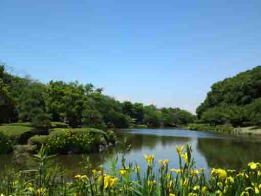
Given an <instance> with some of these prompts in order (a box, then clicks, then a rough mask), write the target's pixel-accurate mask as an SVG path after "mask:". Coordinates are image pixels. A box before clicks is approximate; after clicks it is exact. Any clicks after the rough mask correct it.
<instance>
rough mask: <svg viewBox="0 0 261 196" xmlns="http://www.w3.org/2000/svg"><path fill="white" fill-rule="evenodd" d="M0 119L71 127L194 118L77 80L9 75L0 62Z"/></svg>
mask: <svg viewBox="0 0 261 196" xmlns="http://www.w3.org/2000/svg"><path fill="white" fill-rule="evenodd" d="M0 111H1V112H0V123H13V122H18V121H19V122H32V123H33V124H34V125H35V126H42V127H44V126H49V125H50V122H51V121H55V122H65V123H68V124H69V125H70V126H71V127H82V126H88V127H95V128H127V127H130V126H135V125H147V126H149V127H160V126H177V125H180V124H187V123H190V122H192V121H193V120H194V118H195V116H193V115H192V114H191V113H190V112H188V111H186V110H182V109H180V108H157V107H156V106H154V105H144V104H142V103H132V102H129V101H125V102H120V101H118V100H116V99H114V98H112V97H110V96H107V95H104V94H103V89H102V88H96V87H95V86H93V85H92V84H80V83H79V82H69V83H67V82H63V81H50V82H49V83H47V84H43V83H41V82H39V81H36V80H33V79H31V78H28V77H19V76H15V75H12V74H10V73H8V72H6V70H5V66H4V65H0Z"/></svg>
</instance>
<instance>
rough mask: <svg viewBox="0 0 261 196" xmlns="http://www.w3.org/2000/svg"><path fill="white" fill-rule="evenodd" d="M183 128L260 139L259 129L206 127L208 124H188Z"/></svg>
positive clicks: (226, 126) (255, 127)
mask: <svg viewBox="0 0 261 196" xmlns="http://www.w3.org/2000/svg"><path fill="white" fill-rule="evenodd" d="M184 128H187V129H189V130H195V131H209V132H216V133H222V134H228V135H235V136H258V137H261V127H258V126H248V127H232V126H231V125H217V126H213V125H208V124H195V123H194V124H188V125H187V126H185V127H184Z"/></svg>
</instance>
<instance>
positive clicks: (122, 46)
mask: <svg viewBox="0 0 261 196" xmlns="http://www.w3.org/2000/svg"><path fill="white" fill-rule="evenodd" d="M260 10H261V1H260V0H249V1H246V0H218V1H210V0H197V1H193V0H191V1H178V0H103V1H97V0H77V1H76V0H42V1H35V0H23V1H21V0H1V1H0V13H1V17H0V25H1V31H0V61H1V62H4V63H6V64H7V65H8V66H9V67H12V68H13V73H16V74H19V75H31V76H32V77H33V78H35V79H39V80H40V81H43V82H48V81H49V80H65V81H74V80H78V81H80V82H82V83H89V82H91V83H93V84H94V85H96V86H97V87H104V89H105V93H106V94H108V95H111V96H114V97H115V98H118V99H120V100H131V101H137V102H143V103H145V104H150V103H153V104H156V105H158V106H160V107H162V106H173V107H176V106H178V107H182V108H185V109H187V110H189V111H194V110H195V108H196V107H197V106H198V105H199V104H200V102H202V101H203V99H204V98H205V96H206V93H207V92H208V91H209V90H210V86H211V84H213V83H214V82H216V81H219V80H222V79H224V78H226V77H229V76H233V75H234V74H236V73H238V72H241V71H244V70H247V69H250V68H253V67H254V66H256V65H260V64H261V11H260Z"/></svg>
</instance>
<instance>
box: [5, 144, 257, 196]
mask: <svg viewBox="0 0 261 196" xmlns="http://www.w3.org/2000/svg"><path fill="white" fill-rule="evenodd" d="M176 150H177V152H178V155H179V165H177V166H176V167H174V166H173V165H172V163H170V162H169V160H159V161H158V163H157V162H156V160H155V157H154V155H145V156H144V158H145V160H146V162H147V168H146V170H145V171H142V170H141V168H140V167H139V166H138V165H135V164H133V163H129V164H126V162H125V159H124V158H123V160H122V162H121V166H120V168H117V160H115V161H113V163H112V167H111V169H110V170H105V169H104V168H102V167H101V168H95V169H91V170H90V172H89V173H88V172H87V173H81V174H77V175H75V176H73V177H72V178H71V179H70V180H64V178H63V177H62V175H61V174H59V173H57V170H56V171H54V170H53V168H49V167H48V160H49V159H50V158H51V157H49V156H47V155H46V152H45V149H44V148H42V149H41V150H40V152H39V153H38V155H37V156H36V158H37V160H38V161H39V168H38V169H37V170H35V171H31V172H30V171H27V172H25V171H21V172H19V173H16V174H15V175H13V174H12V173H10V172H8V174H7V175H1V176H0V194H2V195H1V196H7V195H39V196H40V195H41V196H44V195H47V196H49V195H54V196H56V195H64V196H66V195H77V196H85V195H90V196H120V195H124V196H128V195H131V196H136V195H137V196H139V195H140V196H154V195H155V196H158V195H160V196H178V195H179V196H187V195H188V196H198V195H201V196H208V195H209V196H210V195H227V196H237V195H238V196H244V195H260V191H261V164H260V163H256V162H250V163H249V164H248V165H247V166H246V167H245V169H242V170H238V171H236V170H228V169H222V168H213V169H212V170H211V172H210V173H209V174H206V172H205V170H204V169H197V168H196V167H195V161H194V159H193V157H192V150H191V147H190V146H177V147H176ZM25 174H26V175H25ZM206 175H208V176H206Z"/></svg>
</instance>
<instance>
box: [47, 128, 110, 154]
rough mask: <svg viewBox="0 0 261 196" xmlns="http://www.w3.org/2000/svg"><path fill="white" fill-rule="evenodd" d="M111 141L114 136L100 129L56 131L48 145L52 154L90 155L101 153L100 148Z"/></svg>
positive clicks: (51, 134)
mask: <svg viewBox="0 0 261 196" xmlns="http://www.w3.org/2000/svg"><path fill="white" fill-rule="evenodd" d="M110 140H113V135H112V134H106V133H105V132H103V131H101V130H99V129H92V128H90V129H84V128H79V129H54V130H51V133H50V136H49V139H48V141H47V143H46V144H47V151H48V153H50V154H54V153H61V154H65V153H90V152H97V151H99V147H100V146H101V145H107V144H108V142H109V141H110Z"/></svg>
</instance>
